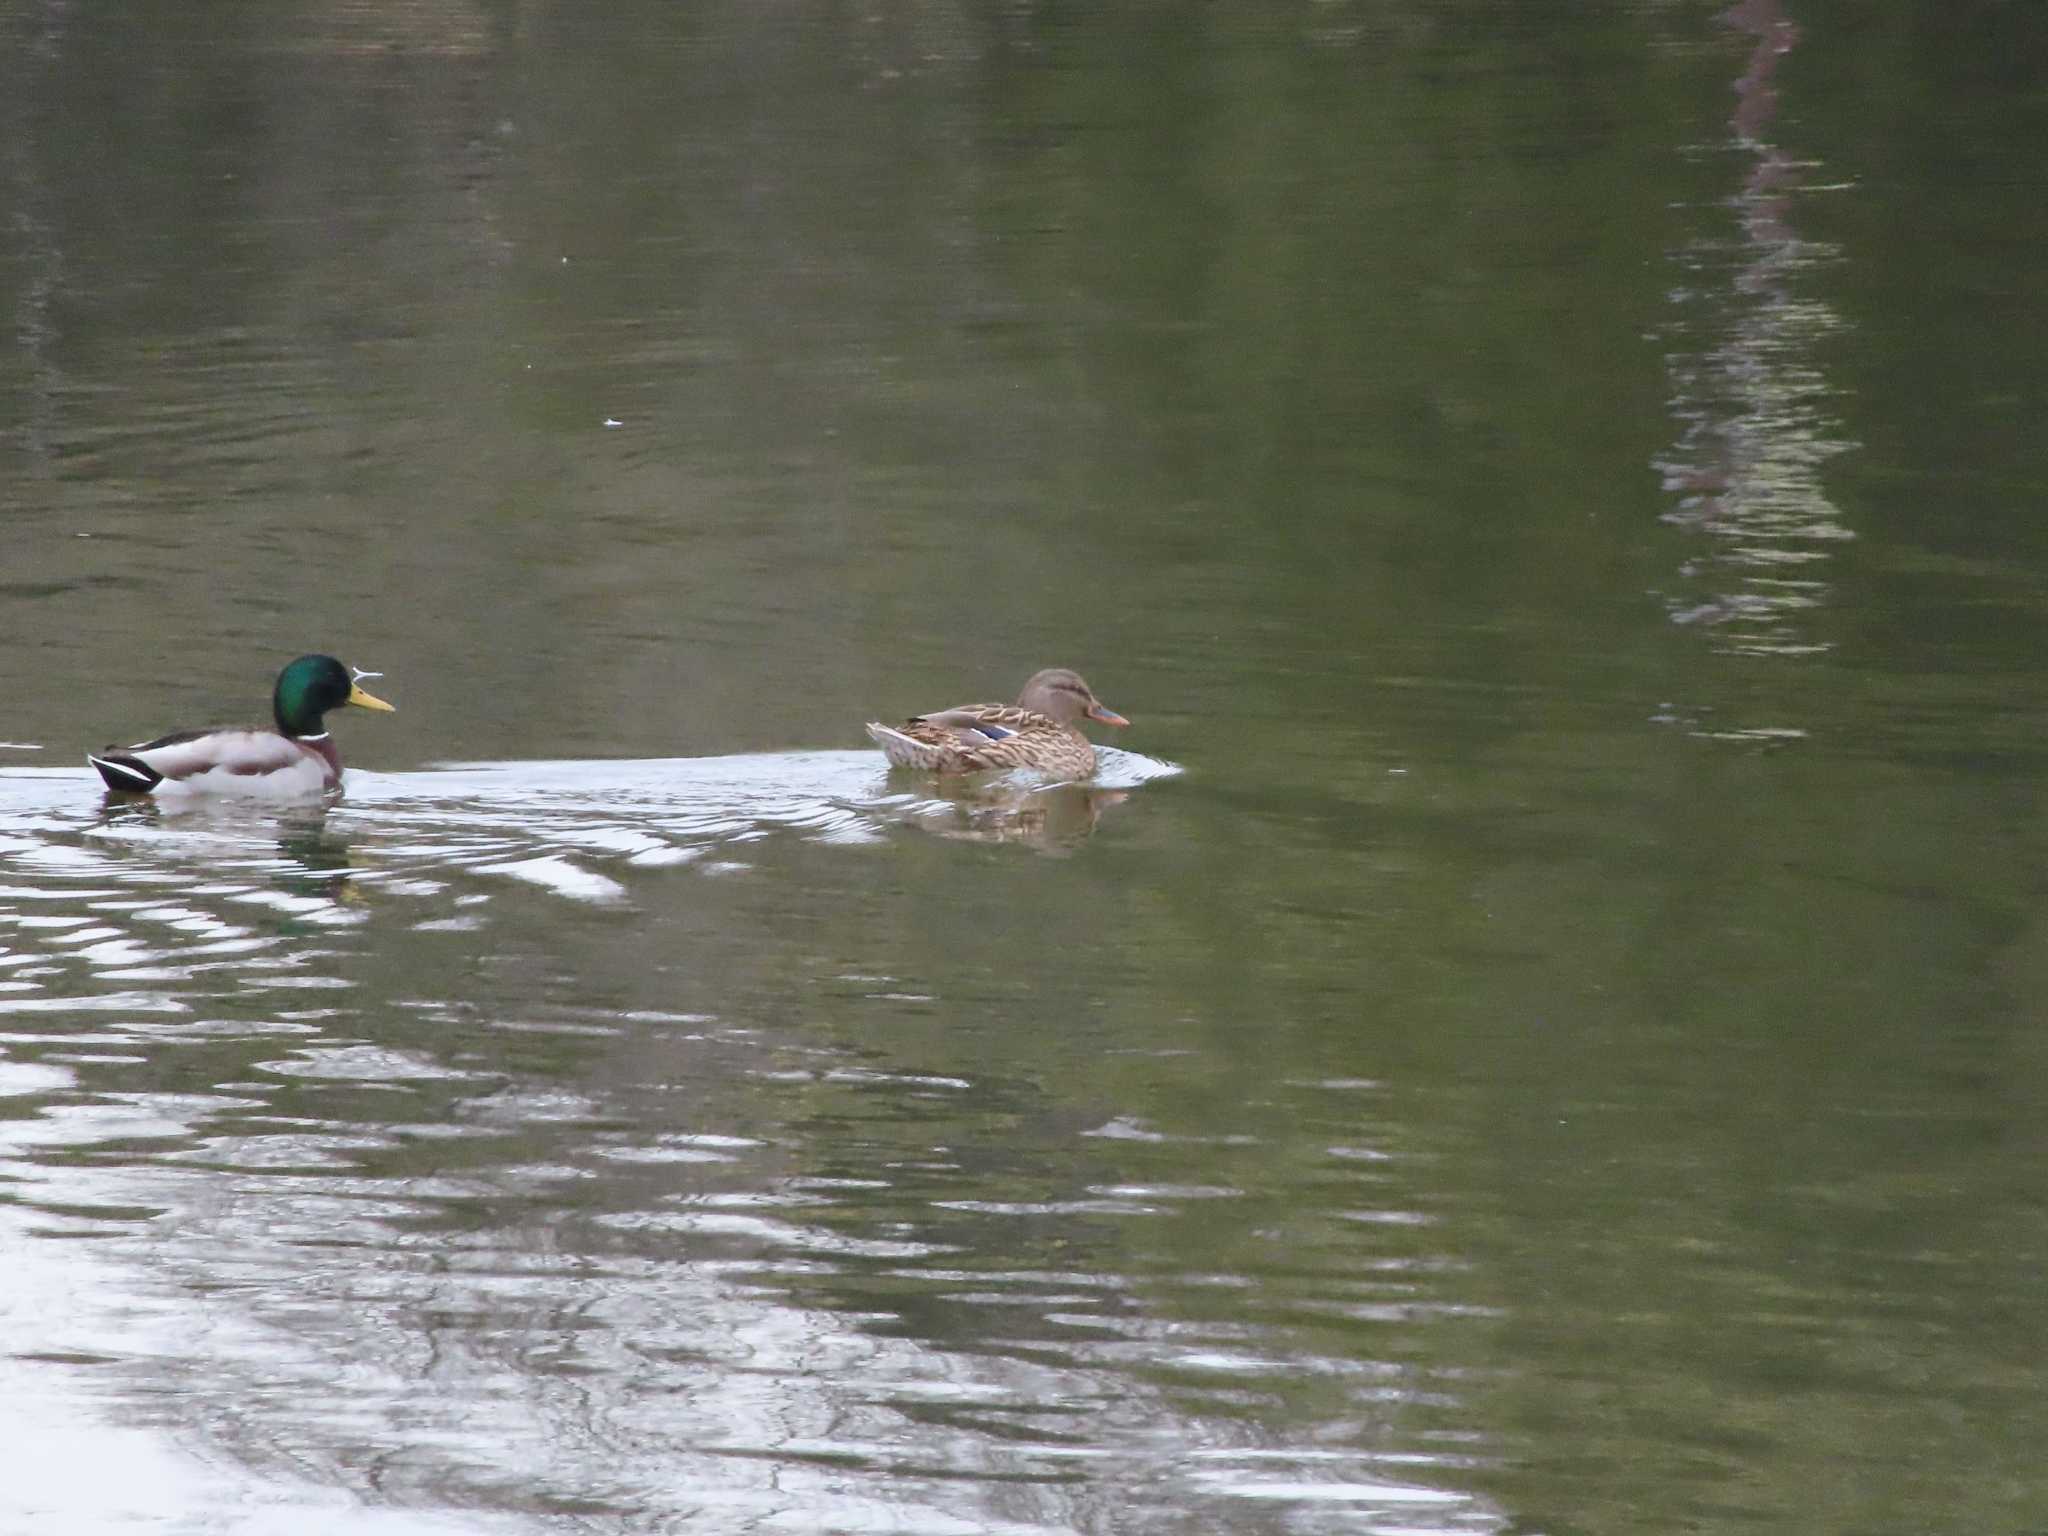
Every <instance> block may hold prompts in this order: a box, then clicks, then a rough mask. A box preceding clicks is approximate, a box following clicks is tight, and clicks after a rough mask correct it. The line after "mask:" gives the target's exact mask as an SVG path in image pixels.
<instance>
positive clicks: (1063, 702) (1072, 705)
mask: <svg viewBox="0 0 2048 1536" xmlns="http://www.w3.org/2000/svg"><path fill="white" fill-rule="evenodd" d="M1017 703H1018V704H1019V706H1021V707H1022V708H1024V709H1029V710H1035V711H1036V712H1037V713H1039V714H1041V715H1049V716H1050V717H1052V718H1053V719H1055V720H1057V721H1059V723H1060V724H1061V725H1068V726H1070V725H1072V724H1074V723H1075V722H1076V721H1077V720H1084V719H1085V720H1099V721H1101V722H1102V723H1103V724H1104V725H1129V724H1130V723H1131V722H1130V721H1128V720H1126V719H1125V718H1124V717H1123V716H1122V715H1120V714H1118V713H1117V712H1116V711H1115V710H1113V709H1111V708H1110V707H1109V706H1108V705H1107V704H1105V703H1103V702H1102V700H1100V699H1098V698H1096V697H1095V690H1094V689H1092V688H1090V687H1089V686H1088V684H1087V681H1086V680H1085V679H1084V678H1083V677H1082V676H1081V674H1080V673H1078V672H1076V671H1074V670H1072V669H1071V668H1069V667H1047V668H1046V669H1045V670H1044V671H1043V672H1037V673H1033V674H1032V677H1031V681H1030V682H1028V683H1026V684H1025V685H1024V691H1023V692H1022V693H1020V694H1019V695H1018V696H1017Z"/></svg>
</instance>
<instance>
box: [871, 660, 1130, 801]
mask: <svg viewBox="0 0 2048 1536" xmlns="http://www.w3.org/2000/svg"><path fill="white" fill-rule="evenodd" d="M1084 717H1085V718H1087V719H1089V720H1100V721H1101V722H1102V723H1103V724H1104V725H1129V724H1130V723H1131V722H1130V721H1128V720H1126V719H1125V718H1124V717H1123V716H1122V715H1120V714H1118V713H1117V712H1116V711H1115V710H1113V709H1111V708H1109V707H1108V706H1107V705H1106V704H1104V703H1103V702H1102V701H1101V700H1100V699H1098V698H1096V697H1095V692H1094V690H1093V689H1091V688H1090V687H1089V686H1088V685H1087V683H1085V682H1083V681H1082V680H1081V674H1080V673H1078V672H1070V671H1068V670H1067V669H1066V668H1065V667H1048V668H1046V669H1045V671H1043V672H1040V673H1038V674H1036V675H1035V676H1034V677H1033V678H1032V679H1031V681H1030V682H1028V683H1026V684H1025V685H1024V691H1023V692H1022V693H1020V694H1018V695H1017V702H1016V703H1015V704H960V705H956V706H954V707H953V708H952V709H942V710H940V711H938V712H937V713H936V714H930V715H913V716H912V717H911V718H910V719H908V720H906V721H904V723H903V724H901V725H883V724H881V723H880V722H878V721H874V720H870V721H869V722H868V735H870V736H872V737H873V738H874V740H875V744H876V745H877V746H879V747H880V748H881V749H882V753H883V755H884V756H885V757H887V758H888V759H889V761H890V762H891V763H893V764H894V765H895V766H896V767H898V768H920V769H923V770H924V771H925V772H927V773H982V772H985V771H987V770H989V769H1004V768H1032V769H1036V770H1037V771H1038V772H1040V773H1044V774H1048V775H1050V776H1052V777H1054V778H1059V779H1085V778H1087V777H1088V776H1089V775H1090V774H1091V773H1093V772H1094V771H1095V747H1094V745H1093V744H1092V743H1091V742H1090V741H1089V740H1088V738H1087V737H1086V736H1083V735H1082V734H1081V730H1080V727H1079V726H1078V725H1076V724H1075V722H1076V721H1078V720H1080V719H1083V718H1084Z"/></svg>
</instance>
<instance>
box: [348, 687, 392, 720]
mask: <svg viewBox="0 0 2048 1536" xmlns="http://www.w3.org/2000/svg"><path fill="white" fill-rule="evenodd" d="M348 702H349V703H351V704H353V705H355V706H356V707H357V708H358V709H381V710H383V711H385V712H386V713H387V714H396V713H397V712H398V706H397V705H396V704H386V703H385V702H384V701H383V700H382V699H380V698H378V697H377V695H375V694H374V693H371V692H369V691H368V690H367V689H366V688H364V687H363V685H362V684H361V683H350V684H349V685H348Z"/></svg>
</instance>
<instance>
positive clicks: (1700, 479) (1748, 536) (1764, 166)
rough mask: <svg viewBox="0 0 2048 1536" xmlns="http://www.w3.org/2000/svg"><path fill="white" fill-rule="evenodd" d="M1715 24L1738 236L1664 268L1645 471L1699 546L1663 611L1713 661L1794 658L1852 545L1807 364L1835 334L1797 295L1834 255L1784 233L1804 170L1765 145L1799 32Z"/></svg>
mask: <svg viewBox="0 0 2048 1536" xmlns="http://www.w3.org/2000/svg"><path fill="white" fill-rule="evenodd" d="M1722 20H1723V22H1724V24H1725V25H1727V26H1728V27H1730V28H1732V29H1734V30H1735V31H1737V32H1739V33H1741V34H1743V35H1744V36H1746V37H1748V38H1751V39H1753V40H1754V47H1753V48H1752V50H1751V52H1750V54H1749V57H1748V60H1747V62H1746V66H1745V68H1744V70H1743V73H1742V75H1741V76H1740V77H1739V78H1738V79H1737V80H1736V82H1735V94H1736V110H1735V115H1734V117H1733V119H1732V120H1731V124H1730V126H1731V128H1732V129H1733V136H1732V140H1731V145H1730V147H1731V148H1732V149H1733V150H1734V152H1735V153H1737V154H1739V155H1740V156H1742V157H1743V160H1744V161H1745V162H1746V167H1747V168H1746V170H1745V172H1744V175H1743V179H1742V185H1741V187H1740V189H1739V190H1738V191H1737V192H1736V193H1735V195H1734V197H1733V198H1732V199H1731V206H1732V207H1733V209H1734V212H1735V215H1736V219H1737V223H1738V228H1739V234H1738V237H1737V238H1736V239H1735V240H1734V241H1733V242H1730V241H1727V240H1726V239H1724V238H1722V237H1721V236H1720V235H1718V234H1711V235H1702V236H1700V237H1699V238H1698V239H1696V240H1695V241H1694V242H1693V243H1692V244H1691V245H1689V246H1688V247H1687V248H1686V249H1685V250H1683V251H1682V252H1680V253H1679V258H1678V259H1679V264H1680V266H1681V267H1682V269H1683V271H1684V278H1683V280H1682V285H1681V286H1680V287H1679V288H1678V289H1677V291H1676V292H1675V293H1674V295H1673V297H1674V299H1675V301H1676V302H1678V303H1679V304H1680V305H1682V306H1683V307H1684V310H1685V311H1686V314H1687V315H1688V316H1689V318H1685V319H1682V320H1680V321H1678V322H1676V323H1675V324H1674V326H1673V331H1674V333H1675V335H1676V336H1677V337H1678V338H1679V340H1680V341H1681V342H1682V343H1683V345H1682V347H1681V348H1680V349H1675V350H1673V351H1672V352H1671V353H1670V355H1669V356H1668V358H1667V366H1668V368H1669V372H1670V384H1671V398H1670V409H1671V412H1672V414H1673V415H1674V416H1675V417H1676V418H1677V420H1678V423H1679V428H1680V430H1679V435H1678V438H1677V441H1676V442H1675V443H1673V445H1672V447H1671V449H1670V451H1669V452H1668V453H1667V454H1666V455H1665V456H1664V458H1662V459H1661V460H1660V461H1659V463H1658V466H1657V467H1658V468H1659V469H1660V470H1661V471H1662V473H1663V477H1664V488H1665V490H1666V491H1667V492H1669V493H1670V494H1671V495H1672V496H1673V497H1674V505H1673V506H1672V509H1671V510H1670V511H1669V512H1668V513H1666V520H1667V521H1669V522H1672V523H1675V524H1678V525H1680V526H1683V527H1688V528H1693V529H1696V530H1698V531H1699V533H1700V534H1701V535H1703V536H1704V539H1705V544H1704V547H1703V548H1702V550H1701V552H1700V554H1699V555H1698V556H1696V557H1695V558H1694V560H1693V561H1692V562H1691V563H1690V564H1689V565H1688V566H1687V567H1686V569H1685V571H1684V576H1685V587H1684V590H1683V592H1682V593H1681V594H1678V595H1674V596H1672V597H1671V598H1670V599H1669V600H1668V602H1667V606H1668V608H1669V611H1670V614H1671V617H1672V619H1673V620H1674V622H1677V623H1680V624H1699V625H1706V626H1710V627H1711V628H1712V630H1713V633H1714V636H1715V641H1716V644H1718V645H1720V646H1722V647H1725V648H1726V649H1728V650H1731V651H1734V652H1739V653H1746V654H1757V655H1781V656H1796V655H1807V654H1812V653H1814V652H1817V651H1823V650H1826V649H1827V642H1826V641H1825V640H1824V639H1823V638H1822V637H1821V636H1820V635H1819V634H1818V633H1817V632H1816V626H1815V623H1814V613H1813V611H1814V610H1815V609H1816V608H1818V607H1819V606H1820V605H1821V604H1822V603H1823V601H1824V600H1825V598H1826V595H1827V590H1828V588H1827V579H1826V577H1825V575H1824V574H1823V567H1824V563H1825V562H1826V560H1827V559H1828V558H1829V554H1830V552H1831V550H1832V548H1833V547H1834V546H1835V545H1836V544H1838V543H1839V542H1840V541H1842V540H1844V539H1847V538H1850V537H1852V534H1851V533H1850V531H1849V529H1848V528H1847V527H1846V526H1845V525H1844V523H1843V521H1842V518H1841V514H1840V512H1839V511H1838V510H1837V509H1836V507H1835V506H1834V504H1833V503H1832V502H1831V501H1830V500H1829V499H1828V495H1827V491H1826V489H1825V487H1824V486H1823V485H1822V483H1821V470H1822V467H1823V466H1824V465H1825V464H1826V463H1827V462H1828V461H1829V460H1830V459H1832V458H1834V457H1835V456H1836V455H1837V454H1840V453H1842V452H1844V451H1845V450H1847V449H1848V448H1849V447H1850V446H1851V445H1850V444H1849V443H1847V442H1844V441H1842V440H1841V439H1840V438H1839V437H1838V436H1836V435H1834V434H1835V431H1836V428H1835V426H1834V415H1833V409H1832V406H1831V400H1832V398H1833V389H1832V386H1831V385H1830V384H1829V382H1828V381H1827V379H1826V378H1825V377H1824V376H1823V375H1822V373H1821V371H1820V368H1819V366H1818V365H1817V363H1816V362H1815V360H1814V351H1815V348H1816V345H1817V343H1818V342H1819V341H1820V340H1821V339H1822V338H1823V337H1825V336H1827V335H1828V334H1829V333H1830V332H1831V331H1833V330H1835V329H1836V328H1837V327H1838V325H1839V324H1840V322H1839V320H1838V319H1837V318H1836V316H1835V314H1834V312H1833V311H1832V310H1830V309H1829V307H1828V306H1827V305H1826V304H1825V303H1823V302H1821V301H1820V300H1818V299H1816V298H1814V297H1813V296H1812V293H1811V288H1812V286H1813V285H1812V282H1811V277H1812V274H1813V272H1814V270H1815V269H1816V268H1818V267H1821V266H1823V265H1825V264H1826V263H1828V262H1830V261H1832V260H1834V259H1835V253H1834V252H1833V251H1831V250H1829V249H1828V248H1827V247H1826V246H1823V245H1819V244H1816V243H1815V242H1812V241H1809V240H1806V239H1804V238H1802V237H1801V236H1800V234H1799V232H1798V231H1797V229H1796V228H1795V227H1794V226H1793V223H1792V218H1791V215H1792V211H1793V206H1794V203H1795V201H1796V199H1797V197H1798V196H1799V195H1800V194H1801V193H1802V192H1808V191H1812V190H1814V188H1815V179H1814V171H1815V166H1814V165H1813V164H1812V163H1811V162H1802V161H1798V160H1795V159H1793V158H1791V157H1790V156H1788V155H1787V154H1786V153H1785V152H1784V151H1783V150H1781V149H1779V148H1778V147H1777V146H1776V145H1774V144H1772V143H1771V142H1770V140H1769V139H1768V138H1766V137H1765V135H1766V133H1767V132H1768V131H1769V129H1770V126H1771V123H1772V120H1773V119H1774V118H1775V117H1776V115H1777V110H1778V83H1777V81H1778V72H1779V69H1780V67H1781V65H1782V63H1783V61H1784V59H1785V57H1786V55H1788V54H1789V53H1790V52H1791V51H1792V49H1793V48H1794V46H1795V45H1796V44H1797V43H1798V41H1799V29H1798V27H1797V26H1796V25H1795V24H1794V23H1793V21H1792V20H1791V18H1790V17H1788V16H1787V15H1786V14H1785V11H1784V8H1783V6H1782V5H1781V4H1780V3H1779V0H1741V3H1740V4H1738V5H1736V6H1735V7H1733V8H1732V9H1730V10H1729V11H1727V12H1726V13H1724V15H1723V17H1722Z"/></svg>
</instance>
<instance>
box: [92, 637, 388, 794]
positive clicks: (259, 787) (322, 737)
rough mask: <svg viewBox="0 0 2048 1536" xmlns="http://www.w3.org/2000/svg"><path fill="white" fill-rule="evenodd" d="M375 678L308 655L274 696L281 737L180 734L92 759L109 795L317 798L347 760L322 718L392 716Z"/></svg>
mask: <svg viewBox="0 0 2048 1536" xmlns="http://www.w3.org/2000/svg"><path fill="white" fill-rule="evenodd" d="M375 676H377V674H376V673H375V672H353V671H351V669H349V668H348V667H345V666H343V665H342V664H341V663H340V662H338V661H336V660H335V659H334V658H333V657H332V656H301V657H300V658H299V659H298V660H297V661H295V662H293V663H292V664H291V665H290V666H288V667H286V668H285V669H284V670H283V671H282V672H280V673H278V675H277V688H276V691H275V692H274V693H273V694H272V695H271V701H270V707H271V714H272V715H273V716H274V717H275V719H276V721H277V728H276V729H275V730H270V731H265V730H257V729H246V730H243V729H234V728H216V729H212V730H204V731H175V732H173V733H172V734H170V735H169V736H159V737H157V739H156V740H154V741H145V742H142V743H140V744H139V745H136V746H132V747H103V748H102V749H101V750H99V751H98V752H89V753H87V754H86V761H87V762H89V763H91V764H92V765H93V767H95V768H97V769H98V770H99V774H100V777H101V778H102V779H104V780H105V781H106V785H107V788H108V789H111V790H118V791H121V792H123V793H126V794H135V795H149V794H165V793H169V792H171V791H174V790H175V791H180V792H184V793H192V794H215V795H218V794H229V795H269V796H275V797H293V796H305V795H317V794H320V793H321V792H323V791H325V790H330V789H334V788H337V787H338V786H339V785H340V783H341V754H340V753H339V752H337V751H336V750H335V749H334V742H333V740H332V739H331V738H330V737H329V736H328V733H327V728H326V725H325V723H324V720H323V717H324V716H325V715H326V713H327V711H329V710H330V709H338V708H340V707H341V706H342V705H344V704H354V705H356V706H357V707H359V708H362V709H382V710H388V709H390V708H391V707H392V706H391V705H389V704H386V703H385V702H384V701H383V700H382V699H380V698H378V697H376V696H375V695H374V694H371V693H368V692H365V691H364V689H363V687H362V680H363V679H364V678H366V677H375Z"/></svg>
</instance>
